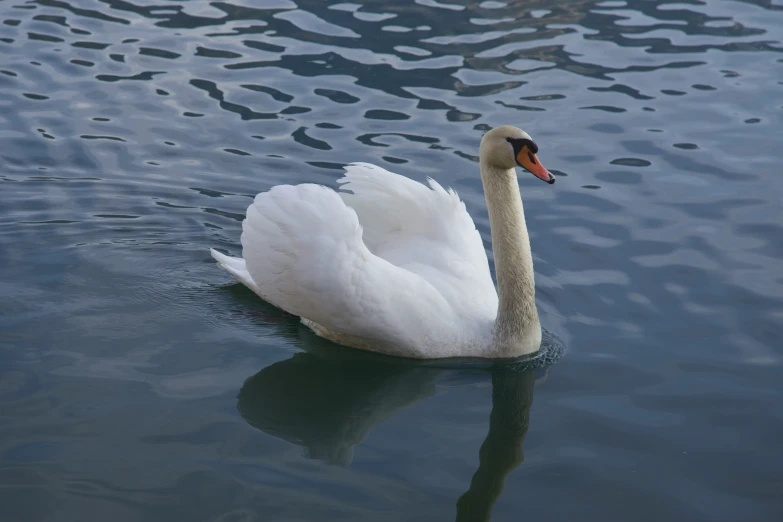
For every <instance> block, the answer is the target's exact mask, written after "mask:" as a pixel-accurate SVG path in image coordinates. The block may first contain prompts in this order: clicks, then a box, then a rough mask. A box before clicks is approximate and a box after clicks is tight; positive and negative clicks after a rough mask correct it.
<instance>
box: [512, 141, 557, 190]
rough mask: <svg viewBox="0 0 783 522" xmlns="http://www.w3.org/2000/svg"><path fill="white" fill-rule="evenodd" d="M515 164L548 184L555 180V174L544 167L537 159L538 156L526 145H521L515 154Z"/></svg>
mask: <svg viewBox="0 0 783 522" xmlns="http://www.w3.org/2000/svg"><path fill="white" fill-rule="evenodd" d="M517 164H518V165H519V166H520V167H522V168H524V169H527V170H528V171H530V173H531V174H533V175H534V176H535V177H537V178H538V179H542V180H544V181H546V182H547V183H549V184H550V185H551V184H552V183H554V182H555V176H554V175H553V174H552V173H551V172H549V171H548V170H546V169H545V168H544V166H543V165H542V164H541V162H540V161H538V157H537V156H536V155H535V154H533V153H532V152H530V150H529V149H528V148H527V145H525V146H524V147H522V149H521V150H520V151H519V154H517Z"/></svg>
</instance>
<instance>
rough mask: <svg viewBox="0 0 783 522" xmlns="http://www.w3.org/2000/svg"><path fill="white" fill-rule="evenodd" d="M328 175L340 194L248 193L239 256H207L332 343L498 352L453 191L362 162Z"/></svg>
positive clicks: (413, 353)
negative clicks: (251, 195) (252, 197)
mask: <svg viewBox="0 0 783 522" xmlns="http://www.w3.org/2000/svg"><path fill="white" fill-rule="evenodd" d="M520 132H521V131H520ZM512 171H513V169H512ZM515 179H516V178H515ZM338 182H339V183H340V184H341V190H342V191H341V192H336V191H334V190H332V189H330V188H327V187H324V186H320V185H313V184H304V185H297V186H291V185H280V186H276V187H273V188H272V189H271V190H269V191H268V192H264V193H261V194H258V195H257V196H256V197H255V200H254V201H253V203H252V204H251V205H250V206H249V207H248V209H247V217H246V219H245V220H244V221H243V223H242V237H241V241H242V256H243V259H240V258H233V257H229V256H226V255H223V254H221V253H219V252H217V251H215V250H211V252H212V256H213V257H214V258H215V260H216V261H217V262H218V264H219V266H220V267H221V268H223V269H224V270H226V271H227V272H229V273H230V274H232V275H234V276H235V277H236V278H237V279H238V280H239V281H240V282H242V283H243V284H244V285H246V286H247V287H248V288H250V289H251V290H253V291H254V292H255V293H256V294H258V295H259V296H260V297H261V298H262V299H264V300H266V301H268V302H270V303H272V304H274V305H275V306H278V307H279V308H282V309H283V310H285V311H287V312H289V313H291V314H294V315H297V316H299V317H301V318H302V321H303V322H304V323H305V324H306V325H308V326H309V327H310V328H312V329H313V330H314V331H315V332H316V333H317V334H319V335H321V336H323V337H325V338H328V339H331V340H333V341H335V342H338V343H341V344H345V345H348V346H353V347H356V348H362V349H367V350H372V351H378V352H382V353H387V354H391V355H399V356H405V357H416V358H440V357H455V356H477V357H496V356H505V355H507V354H505V353H504V352H503V353H501V352H498V349H499V348H498V346H497V342H496V339H495V322H496V321H495V320H496V317H497V316H498V294H497V292H496V290H495V287H494V285H493V283H492V278H491V276H490V271H489V264H488V262H487V256H486V252H485V251H484V246H483V244H482V240H481V237H480V235H479V233H478V231H477V230H476V227H475V225H474V223H473V220H472V219H471V218H470V215H468V213H467V211H466V210H465V205H464V203H462V201H460V199H459V197H458V196H457V194H456V193H455V192H454V191H451V190H445V189H443V188H442V187H441V186H440V185H438V184H437V183H436V182H434V181H432V180H430V181H429V185H430V186H429V187H427V186H425V185H423V184H421V183H418V182H416V181H413V180H411V179H408V178H405V177H403V176H400V175H398V174H394V173H392V172H389V171H387V170H385V169H383V168H381V167H377V166H375V165H370V164H367V163H354V164H352V165H349V166H348V167H347V168H346V173H345V176H344V177H343V178H341V179H340V180H339V181H338ZM520 211H521V202H520ZM522 220H523V221H522V223H523V225H524V217H523V218H522ZM525 239H526V236H525ZM531 268H532V264H531ZM536 322H537V317H536ZM536 326H537V324H536ZM539 339H540V330H539ZM536 348H537V346H536ZM528 351H530V350H528Z"/></svg>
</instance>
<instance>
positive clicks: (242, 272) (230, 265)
mask: <svg viewBox="0 0 783 522" xmlns="http://www.w3.org/2000/svg"><path fill="white" fill-rule="evenodd" d="M209 253H210V254H212V258H213V259H214V260H215V261H216V262H217V265H218V266H219V267H220V268H222V269H223V270H225V271H226V272H228V273H229V274H231V275H232V276H234V277H236V278H237V280H238V281H239V282H240V283H242V284H243V285H245V286H246V287H248V288H249V289H251V290H252V291H253V292H255V293H256V294H258V295H261V292H260V290H259V289H258V285H256V283H255V281H253V278H252V277H251V276H250V273H249V272H248V271H247V265H246V264H245V260H244V259H242V258H241V257H231V256H227V255H225V254H221V253H220V252H218V251H217V250H215V249H214V248H210V249H209ZM262 297H263V296H262Z"/></svg>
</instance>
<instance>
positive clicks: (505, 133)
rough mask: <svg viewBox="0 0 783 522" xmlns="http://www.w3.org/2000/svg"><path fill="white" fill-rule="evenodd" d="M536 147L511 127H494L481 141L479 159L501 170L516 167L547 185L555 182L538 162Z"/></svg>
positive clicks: (525, 134) (523, 132)
mask: <svg viewBox="0 0 783 522" xmlns="http://www.w3.org/2000/svg"><path fill="white" fill-rule="evenodd" d="M537 152H538V145H536V143H535V142H534V141H533V139H532V138H531V137H530V135H529V134H528V133H527V132H525V131H523V130H522V129H518V128H516V127H512V126H511V125H503V126H501V127H495V128H494V129H492V130H491V131H489V132H487V133H486V134H485V135H484V137H483V138H482V139H481V147H480V149H479V157H480V159H481V162H482V163H486V164H487V165H490V166H493V167H497V168H500V169H503V170H509V169H513V168H514V167H516V166H517V165H519V166H520V167H522V168H523V169H525V170H527V171H528V172H530V173H531V174H533V175H534V176H535V177H537V178H538V179H541V180H544V181H546V182H547V183H549V184H552V183H554V182H555V176H553V175H552V173H551V172H549V171H548V170H546V169H545V168H544V166H543V165H542V164H541V162H540V161H539V160H538V157H537V156H536V153H537Z"/></svg>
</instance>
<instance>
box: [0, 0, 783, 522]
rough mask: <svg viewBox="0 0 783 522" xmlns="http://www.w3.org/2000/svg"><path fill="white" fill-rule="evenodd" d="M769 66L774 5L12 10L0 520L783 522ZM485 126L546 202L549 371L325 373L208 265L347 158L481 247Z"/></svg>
mask: <svg viewBox="0 0 783 522" xmlns="http://www.w3.org/2000/svg"><path fill="white" fill-rule="evenodd" d="M259 6H262V7H259ZM782 40H783V3H781V0H754V1H718V0H716V1H712V0H710V1H708V2H707V1H698V0H687V1H682V2H677V3H671V2H666V1H659V0H648V1H641V0H638V1H636V0H634V1H628V2H624V1H605V2H585V1H560V2H545V1H509V2H499V1H484V2H480V3H479V2H467V1H464V0H442V1H441V0H438V1H436V0H416V1H413V0H406V1H399V2H391V1H368V2H364V3H362V4H359V3H333V4H330V3H329V2H321V1H313V0H303V1H297V2H296V3H294V1H291V0H264V1H257V2H252V1H250V0H238V1H235V0H232V1H230V2H205V1H200V0H193V1H173V2H164V1H163V0H157V1H154V0H129V1H125V0H100V1H96V0H39V1H25V0H6V1H0V93H2V95H1V96H0V209H2V212H1V213H0V296H1V297H2V300H0V519H2V521H3V522H16V521H25V522H27V521H46V522H49V521H89V520H96V521H97V520H101V521H103V520H114V521H144V522H150V521H166V522H170V521H174V520H183V521H184V520H187V521H202V520H203V521H224V522H229V521H231V522H239V521H251V520H257V521H272V520H275V521H276V520H280V521H293V520H297V521H301V520H307V521H325V520H341V521H354V520H355V521H368V520H385V521H400V520H421V521H424V520H426V521H432V520H454V519H457V520H464V521H473V520H484V519H487V518H488V517H489V516H490V513H491V517H492V520H494V521H512V520H513V521H516V520H522V519H526V520H527V519H530V520H580V521H600V522H605V521H617V522H626V521H651V522H658V521H661V520H667V521H680V520H682V521H689V522H691V521H737V522H749V521H778V520H783V501H782V500H781V498H783V497H782V496H783V482H782V481H781V469H782V468H783V453H781V450H780V435H781V433H783V413H781V407H780V405H781V399H783V393H781V384H780V380H779V379H780V372H781V362H783V356H782V354H781V334H782V332H783V304H782V303H783V261H781V259H783V225H782V223H783V167H781V164H783V162H782V161H781V160H782V159H783V152H781V145H782V144H783V142H781V136H783V43H781V41H782ZM506 123H510V124H515V125H518V126H521V127H523V128H524V129H526V130H528V131H529V132H530V133H531V134H532V135H533V136H534V137H535V139H536V141H537V142H538V144H539V145H540V149H541V150H540V153H539V157H540V158H541V160H542V161H543V163H544V164H545V165H546V166H547V167H548V168H549V169H550V170H552V171H553V172H554V173H555V174H556V175H557V176H558V178H559V179H558V182H557V183H556V184H555V185H553V186H549V185H546V184H544V183H541V182H540V181H538V180H536V179H534V178H533V177H532V176H527V175H525V176H522V177H521V178H520V186H521V190H522V193H523V196H524V199H525V209H526V213H527V220H528V226H529V228H530V231H531V237H532V243H533V250H534V256H535V266H536V272H537V285H538V292H537V300H538V306H539V310H540V313H541V318H542V323H543V325H544V327H545V328H546V329H547V330H548V331H549V332H551V334H552V335H553V336H554V337H553V339H555V340H556V339H560V340H562V343H560V344H559V345H558V346H565V353H564V355H563V356H562V358H560V360H559V361H557V362H556V363H555V364H553V365H549V366H547V365H546V364H544V365H540V364H539V365H538V366H542V367H539V368H530V367H525V366H520V367H512V368H509V367H502V366H491V365H489V366H487V365H461V364H452V365H428V364H408V363H402V362H399V361H390V360H388V359H386V358H377V357H366V356H362V355H361V354H356V353H354V352H352V351H345V350H343V349H340V348H337V347H336V346H334V345H331V344H329V343H326V342H322V341H320V340H319V339H317V338H316V337H315V336H314V335H312V334H311V333H309V332H308V331H307V330H306V329H304V328H303V327H302V326H300V325H299V324H298V322H297V320H296V319H295V318H292V317H290V316H287V315H285V314H284V313H282V312H281V311H279V310H277V309H274V308H272V307H270V306H268V305H266V304H264V303H262V302H260V301H259V300H258V299H257V298H256V297H255V296H254V295H252V294H251V293H250V292H249V291H247V290H245V289H244V288H242V287H240V286H238V285H236V284H233V282H232V281H231V279H230V278H229V277H228V276H227V275H226V274H225V273H223V272H221V271H219V270H218V269H217V268H216V267H215V265H214V263H213V262H212V260H211V259H210V257H209V254H208V250H207V249H208V248H209V247H217V248H221V249H223V250H225V251H228V252H230V253H234V254H238V253H239V252H240V244H239V235H240V227H241V225H240V222H241V220H242V218H243V215H244V212H245V209H246V207H247V205H248V203H249V202H250V201H251V200H250V198H251V197H252V196H253V195H254V194H256V193H257V192H260V191H263V190H267V189H268V188H270V187H271V186H273V185H276V184H279V183H302V182H317V183H323V184H326V185H329V186H335V180H336V179H337V177H339V176H340V173H341V170H340V169H341V166H342V165H344V164H346V163H348V162H351V161H369V162H373V163H377V164H379V165H382V166H384V167H386V168H389V169H391V170H394V171H396V172H399V173H402V174H405V175H407V176H410V177H412V178H415V179H417V180H423V179H425V177H426V176H432V177H433V178H435V179H436V180H438V181H439V182H441V183H442V184H444V185H450V186H452V187H454V188H455V189H457V190H458V191H459V193H460V195H461V196H462V197H463V198H464V199H465V202H466V204H467V207H468V210H469V211H470V212H471V214H472V215H473V216H474V218H475V220H476V224H477V226H478V227H479V229H480V231H481V234H482V235H483V237H484V238H485V241H486V244H487V246H489V236H490V235H489V229H488V221H487V215H486V209H485V204H484V199H483V195H482V192H481V185H480V180H479V177H478V165H477V163H476V159H477V158H476V154H477V150H478V142H479V140H480V138H481V135H482V133H483V132H484V131H485V130H486V129H488V128H490V127H492V126H495V125H499V124H506ZM559 342H560V341H557V342H556V343H555V344H557V343H559ZM553 346H554V345H553ZM553 353H554V352H553ZM551 358H552V359H554V358H555V357H554V356H553V357H551ZM550 362H551V361H550ZM534 391H535V393H534Z"/></svg>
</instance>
